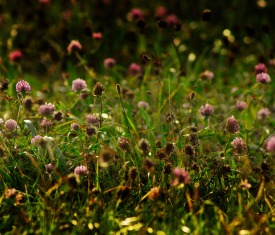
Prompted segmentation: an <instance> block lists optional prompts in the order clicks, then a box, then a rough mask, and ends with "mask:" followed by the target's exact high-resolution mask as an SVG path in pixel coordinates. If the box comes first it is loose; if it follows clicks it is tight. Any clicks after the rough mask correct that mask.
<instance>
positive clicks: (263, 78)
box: [256, 73, 271, 84]
mask: <svg viewBox="0 0 275 235" xmlns="http://www.w3.org/2000/svg"><path fill="white" fill-rule="evenodd" d="M256 80H257V82H258V83H261V84H267V83H270V81H271V79H270V76H269V75H268V74H267V73H258V74H257V76H256Z"/></svg>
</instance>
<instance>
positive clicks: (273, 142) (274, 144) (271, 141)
mask: <svg viewBox="0 0 275 235" xmlns="http://www.w3.org/2000/svg"><path fill="white" fill-rule="evenodd" d="M266 150H267V151H268V152H273V153H274V152H275V135H273V136H271V137H269V138H268V140H267V141H266Z"/></svg>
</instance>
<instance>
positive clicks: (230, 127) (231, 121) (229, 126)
mask: <svg viewBox="0 0 275 235" xmlns="http://www.w3.org/2000/svg"><path fill="white" fill-rule="evenodd" d="M225 128H226V130H227V131H228V132H229V133H231V134H236V133H238V132H239V131H240V126H239V124H238V121H237V120H236V119H235V118H234V116H231V117H229V118H227V121H226V126H225Z"/></svg>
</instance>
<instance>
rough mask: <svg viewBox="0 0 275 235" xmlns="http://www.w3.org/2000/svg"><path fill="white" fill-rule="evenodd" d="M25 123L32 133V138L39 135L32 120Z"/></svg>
mask: <svg viewBox="0 0 275 235" xmlns="http://www.w3.org/2000/svg"><path fill="white" fill-rule="evenodd" d="M24 122H25V123H26V125H27V126H28V128H29V129H30V131H31V133H32V137H34V136H36V135H37V131H36V129H35V127H34V125H33V124H32V122H31V121H30V120H24Z"/></svg>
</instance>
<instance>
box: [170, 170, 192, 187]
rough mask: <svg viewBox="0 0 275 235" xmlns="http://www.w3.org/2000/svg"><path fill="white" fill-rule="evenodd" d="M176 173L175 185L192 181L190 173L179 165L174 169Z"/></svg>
mask: <svg viewBox="0 0 275 235" xmlns="http://www.w3.org/2000/svg"><path fill="white" fill-rule="evenodd" d="M173 173H174V176H175V178H174V181H173V186H177V185H179V184H182V183H184V184H189V183H190V177H189V173H188V172H187V171H186V170H184V169H182V168H179V167H176V168H175V169H174V171H173Z"/></svg>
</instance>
